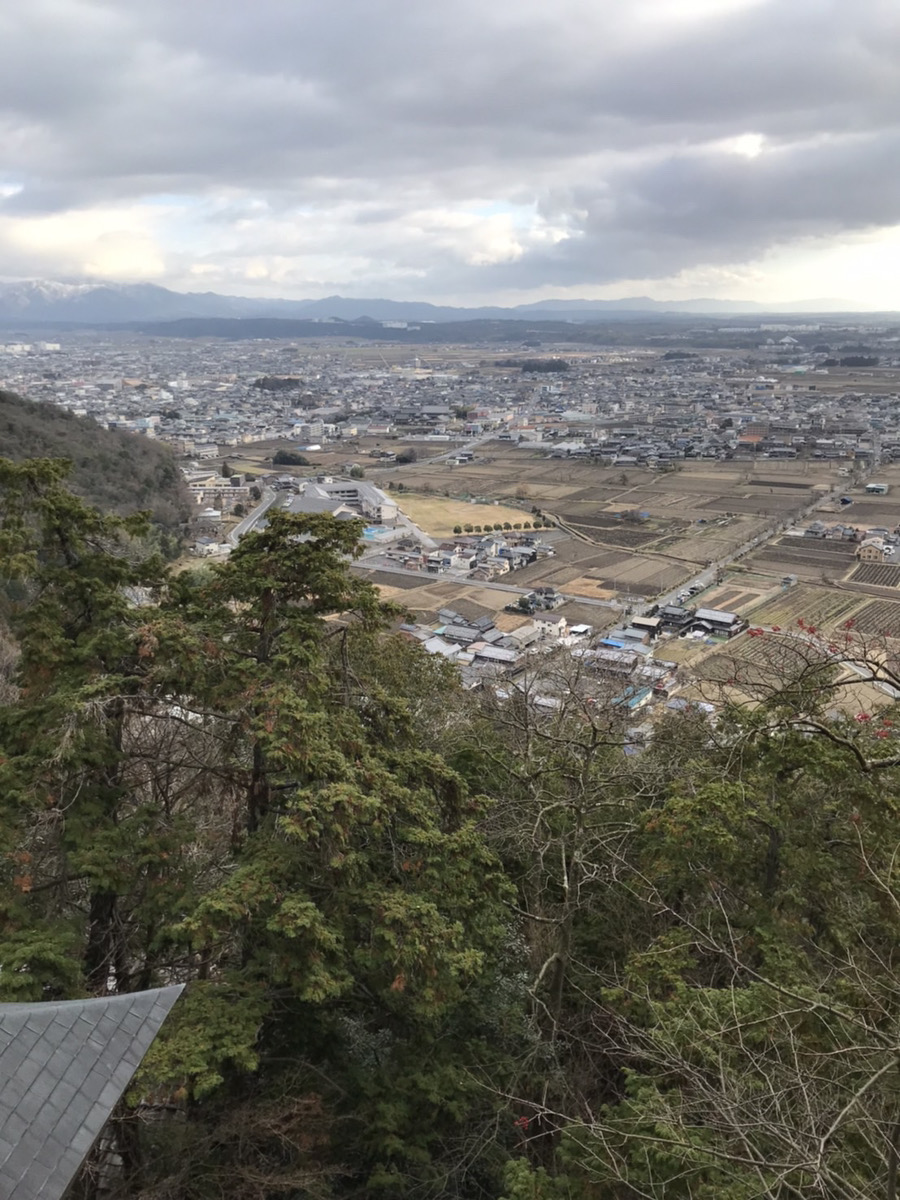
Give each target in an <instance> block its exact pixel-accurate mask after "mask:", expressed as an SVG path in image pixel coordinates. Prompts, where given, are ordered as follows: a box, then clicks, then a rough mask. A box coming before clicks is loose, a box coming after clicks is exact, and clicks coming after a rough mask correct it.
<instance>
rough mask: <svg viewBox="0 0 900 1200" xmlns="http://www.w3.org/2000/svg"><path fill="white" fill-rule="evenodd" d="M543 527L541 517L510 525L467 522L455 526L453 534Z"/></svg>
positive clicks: (505, 522) (506, 522)
mask: <svg viewBox="0 0 900 1200" xmlns="http://www.w3.org/2000/svg"><path fill="white" fill-rule="evenodd" d="M543 527H544V522H543V521H542V520H541V519H540V517H535V518H534V519H533V520H531V521H516V522H515V523H510V522H509V521H495V522H494V524H493V525H473V524H472V523H471V522H470V521H467V522H466V523H465V525H454V526H453V532H454V533H456V534H459V533H481V532H482V531H484V533H490V532H491V530H494V531H495V532H497V533H499V532H501V530H505V531H506V532H507V533H508V532H510V530H513V529H543Z"/></svg>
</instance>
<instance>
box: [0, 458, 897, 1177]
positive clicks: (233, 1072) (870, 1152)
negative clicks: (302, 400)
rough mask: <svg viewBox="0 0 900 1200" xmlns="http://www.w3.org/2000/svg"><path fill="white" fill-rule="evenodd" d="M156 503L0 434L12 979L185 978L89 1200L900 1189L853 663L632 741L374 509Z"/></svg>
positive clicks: (4, 906)
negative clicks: (387, 598) (169, 567)
mask: <svg viewBox="0 0 900 1200" xmlns="http://www.w3.org/2000/svg"><path fill="white" fill-rule="evenodd" d="M139 533H140V530H139V529H138V528H137V523H136V522H135V521H134V520H131V519H126V520H122V519H119V518H115V517H109V516H104V515H101V514H100V513H98V512H96V511H95V510H93V509H91V508H90V507H89V506H87V505H86V504H85V503H84V502H82V501H80V500H79V499H77V498H75V497H73V496H71V495H69V494H68V493H67V491H66V486H65V480H64V473H63V472H62V471H61V470H60V469H59V468H57V467H55V466H53V465H47V464H21V465H14V464H10V463H3V462H0V569H2V571H3V574H4V577H5V578H6V579H7V580H8V581H9V586H10V588H11V591H12V593H13V594H14V596H15V597H16V603H15V605H14V608H13V611H12V613H11V617H10V622H11V633H12V635H14V637H15V639H16V642H17V645H18V648H19V658H18V663H17V665H13V664H8V666H7V680H6V686H5V690H3V691H0V829H2V838H3V846H4V848H5V853H4V855H3V857H2V860H0V915H2V920H0V1000H5V1001H15V1000H25V999H41V998H57V997H74V996H83V995H88V994H93V995H98V994H103V993H105V992H106V991H108V990H114V991H129V990H136V989H140V988H145V987H149V986H154V985H157V984H165V983H170V982H182V981H183V982H185V983H186V984H187V988H186V991H185V994H184V996H183V997H182V999H181V1000H180V1001H179V1002H178V1004H177V1006H176V1008H175V1010H174V1011H173V1014H172V1016H171V1018H170V1020H169V1021H168V1022H167V1024H166V1026H165V1027H164V1030H163V1034H162V1035H161V1037H160V1038H159V1040H158V1041H157V1043H156V1044H155V1045H154V1047H153V1049H152V1050H151V1052H150V1054H149V1056H148V1057H147V1059H146V1060H145V1062H144V1065H143V1067H142V1069H141V1073H140V1075H139V1077H138V1078H137V1080H136V1083H135V1085H134V1087H133V1088H132V1092H131V1095H130V1099H129V1103H128V1105H126V1106H123V1107H122V1109H121V1110H120V1112H119V1114H118V1116H117V1118H116V1120H115V1121H114V1122H113V1124H112V1127H111V1131H110V1136H111V1138H112V1140H113V1142H114V1143H115V1145H116V1147H117V1150H118V1154H119V1160H118V1161H117V1163H116V1165H115V1169H114V1170H113V1171H112V1172H111V1173H109V1172H108V1173H104V1174H103V1175H102V1176H101V1175H99V1174H98V1173H97V1163H96V1161H94V1162H93V1163H92V1164H90V1169H89V1170H88V1171H86V1173H85V1175H84V1178H83V1179H82V1181H81V1184H80V1190H79V1192H78V1196H79V1197H80V1198H82V1200H98V1198H99V1197H100V1196H101V1195H102V1196H103V1197H104V1198H107V1200H108V1198H109V1197H116V1198H122V1200H124V1198H125V1197H128V1198H140V1200H207V1198H209V1200H214V1198H215V1200H219V1198H221V1197H232V1198H234V1200H279V1198H281V1200H284V1198H288V1200H299V1198H307V1197H309V1198H316V1200H319V1198H321V1200H325V1198H331V1200H344V1198H350V1197H353V1198H362V1197H367V1198H368V1197H385V1198H388V1197H390V1198H393V1197H410V1198H413V1197H415V1198H417V1200H419V1198H430V1200H443V1198H450V1197H453V1198H471V1200H500V1198H504V1200H638V1198H641V1200H643V1198H651V1200H751V1198H757V1197H766V1198H769V1200H814V1198H817V1200H822V1198H824V1197H828V1198H831V1197H834V1198H839V1200H863V1198H865V1200H871V1198H872V1197H885V1198H886V1200H895V1196H896V1185H897V1168H898V1148H900V1041H898V1039H900V1031H898V1018H900V984H898V982H897V979H898V972H897V965H898V962H897V960H898V950H900V887H898V885H900V880H898V847H900V840H898V819H897V811H898V783H900V778H898V771H900V766H898V764H900V753H898V744H897V741H896V738H895V727H894V725H893V723H892V720H891V718H890V716H889V715H888V716H879V717H878V718H877V719H876V718H875V717H873V716H872V714H868V713H861V714H857V717H856V718H855V717H853V716H851V717H848V718H841V717H835V716H829V715H828V714H829V712H830V711H831V709H832V708H833V706H834V699H835V696H836V694H837V693H838V692H839V690H840V687H841V686H842V685H841V683H840V679H839V674H838V672H836V670H835V668H834V665H833V661H832V660H831V659H828V658H827V657H818V658H817V657H816V656H815V655H812V654H811V655H810V656H809V657H808V659H807V661H806V662H805V663H804V664H803V665H802V670H800V671H799V673H798V677H797V679H796V681H795V682H794V683H792V685H791V686H790V687H788V688H783V689H781V690H780V691H777V692H776V691H775V690H774V689H773V691H772V693H771V694H770V695H769V696H767V697H765V699H764V702H763V703H761V704H760V705H758V706H756V707H755V708H754V709H753V711H740V710H735V711H731V712H728V711H726V712H725V713H724V714H723V716H722V718H721V720H720V721H719V722H718V723H717V724H716V725H713V724H711V723H710V722H709V720H708V719H707V718H706V717H705V716H704V715H703V714H701V713H699V712H691V711H688V712H687V713H684V714H678V713H673V714H671V715H670V716H668V717H666V718H665V719H664V720H662V721H661V722H660V723H659V724H658V725H657V727H656V730H655V733H654V736H653V738H652V740H651V741H650V742H649V744H648V745H647V746H646V747H645V748H644V749H643V750H642V751H641V752H639V753H630V754H626V753H625V746H626V743H627V742H628V741H629V738H628V736H627V730H626V728H625V725H624V723H623V718H622V717H621V715H620V708H619V707H617V706H615V705H613V704H606V703H603V702H593V703H589V702H587V700H586V699H585V696H586V690H585V688H584V686H583V680H582V678H581V672H583V670H584V669H585V668H584V667H583V665H582V664H580V663H579V662H578V661H577V660H573V659H571V658H569V657H565V656H563V657H560V658H554V657H549V658H546V659H542V660H540V661H539V673H534V674H532V675H528V676H525V677H522V678H521V679H519V680H517V681H512V682H507V683H505V684H504V686H503V687H502V688H501V689H498V690H496V691H495V690H493V689H488V690H486V691H484V692H482V693H478V694H474V695H473V694H465V693H463V692H462V691H461V690H460V688H459V686H458V684H457V682H456V677H455V675H454V673H453V670H452V668H451V667H449V666H448V665H447V664H446V663H444V662H443V661H437V660H436V657H429V656H428V655H426V654H425V653H424V652H423V651H422V650H421V648H420V647H419V646H417V645H413V644H410V643H407V642H406V641H404V640H402V639H401V638H400V637H398V636H397V635H396V634H394V633H393V632H392V629H393V628H395V627H396V614H394V613H392V612H391V611H390V610H389V609H387V608H385V606H383V605H382V604H381V603H380V602H379V600H378V597H377V594H376V592H375V591H374V589H372V587H371V586H370V585H368V584H367V583H364V582H362V581H360V580H359V579H357V578H356V577H354V576H353V575H352V574H351V573H350V572H348V570H347V565H346V564H347V559H348V557H349V556H351V555H352V554H353V553H355V550H356V546H357V544H358V537H357V535H358V529H356V528H354V525H353V523H345V522H339V521H334V520H333V519H332V518H330V517H318V516H315V517H302V516H292V515H288V514H285V513H281V512H278V513H274V514H273V515H272V519H271V521H270V524H269V526H268V528H267V529H266V530H264V531H262V532H259V533H254V534H252V535H249V536H248V537H246V538H244V539H243V540H242V541H241V543H240V545H239V547H238V548H237V549H236V550H235V552H234V553H233V554H232V555H231V558H230V560H229V561H228V562H227V563H226V564H224V565H222V566H219V567H214V568H212V569H211V570H209V571H206V572H203V573H198V574H194V575H192V574H190V573H188V574H182V575H178V576H169V575H168V574H167V573H166V571H165V569H164V567H163V566H162V564H161V563H160V562H159V560H157V559H146V560H143V561H136V560H135V558H134V556H133V554H128V555H126V554H123V553H120V552H119V551H118V550H117V547H119V546H127V547H132V546H133V545H134V535H135V534H139ZM137 585H140V586H142V587H145V588H149V589H150V590H151V594H152V595H153V597H154V599H155V603H154V605H153V606H151V607H142V608H139V609H138V608H133V607H131V606H130V605H129V602H128V599H127V597H128V595H129V594H130V590H131V589H132V588H133V587H135V586H137ZM843 645H844V654H845V657H846V658H847V659H848V660H852V661H854V662H861V661H863V660H864V657H865V656H866V655H868V654H869V651H870V649H871V648H868V647H865V646H864V645H862V643H861V642H859V640H858V639H856V637H855V635H854V634H853V633H852V631H847V633H846V638H845V641H844V643H843ZM775 653H777V646H776V648H775ZM871 661H872V662H874V663H876V665H877V669H879V670H882V669H883V670H886V671H890V669H891V668H890V663H889V662H885V660H884V658H883V656H882V657H881V659H879V658H878V657H877V655H876V656H875V657H874V658H872V659H871ZM551 686H552V687H553V688H554V690H555V694H557V695H558V696H560V697H561V702H560V703H559V705H558V707H547V706H546V705H537V704H535V703H533V698H534V693H535V692H536V691H538V690H540V689H544V690H546V689H547V688H548V687H551ZM857 718H858V719H857ZM101 1179H102V1182H103V1189H104V1190H102V1191H101V1189H100V1181H101Z"/></svg>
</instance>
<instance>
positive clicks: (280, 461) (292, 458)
mask: <svg viewBox="0 0 900 1200" xmlns="http://www.w3.org/2000/svg"><path fill="white" fill-rule="evenodd" d="M272 462H273V463H274V464H275V466H276V467H308V466H311V463H310V461H309V459H308V458H307V457H306V455H305V454H298V453H297V452H296V451H295V450H276V451H275V453H274V455H273V456H272Z"/></svg>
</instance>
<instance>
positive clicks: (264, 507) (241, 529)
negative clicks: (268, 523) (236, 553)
mask: <svg viewBox="0 0 900 1200" xmlns="http://www.w3.org/2000/svg"><path fill="white" fill-rule="evenodd" d="M277 499H278V492H275V491H273V490H272V489H271V488H265V489H264V490H263V494H262V500H260V502H259V504H257V506H256V508H254V510H253V512H251V513H248V514H247V516H246V517H244V519H243V521H241V522H240V523H239V524H237V525H235V527H234V529H232V530H231V532H230V533H228V534H226V537H227V538H228V541H229V542H230V543H231V545H232V546H236V545H237V544H238V542H239V541H240V540H241V538H242V537H243V536H244V534H245V533H249V532H250V530H251V529H253V528H254V527H255V525H256V522H257V521H258V520H259V519H260V517H262V516H264V515H265V514H266V513H267V512H268V511H269V509H270V508H271V507H272V505H273V504H274V503H275V501H276V500H277Z"/></svg>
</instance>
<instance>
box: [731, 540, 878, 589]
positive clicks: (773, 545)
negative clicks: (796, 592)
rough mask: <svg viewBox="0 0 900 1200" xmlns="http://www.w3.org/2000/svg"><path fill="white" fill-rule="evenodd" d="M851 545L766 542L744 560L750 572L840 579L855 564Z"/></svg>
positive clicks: (792, 541) (831, 541)
mask: <svg viewBox="0 0 900 1200" xmlns="http://www.w3.org/2000/svg"><path fill="white" fill-rule="evenodd" d="M855 550H856V547H855V545H854V543H853V542H843V541H833V540H831V539H830V538H804V537H783V538H780V539H779V540H777V541H770V542H767V543H766V545H765V546H762V547H761V548H760V549H759V550H755V551H754V552H753V553H752V554H750V555H748V557H747V558H746V559H745V560H744V561H745V562H746V563H747V565H748V566H749V567H750V568H751V569H754V568H755V569H756V570H758V571H767V572H770V573H771V574H772V575H797V576H800V577H802V578H803V579H807V580H817V581H820V580H822V578H823V577H825V578H827V579H834V580H837V579H842V578H843V577H844V576H845V575H846V574H847V573H848V572H849V571H850V570H851V569H852V567H853V566H854V565H855V563H856V559H855V557H854V554H855Z"/></svg>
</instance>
